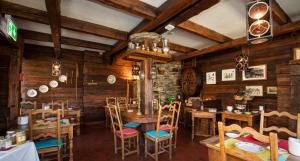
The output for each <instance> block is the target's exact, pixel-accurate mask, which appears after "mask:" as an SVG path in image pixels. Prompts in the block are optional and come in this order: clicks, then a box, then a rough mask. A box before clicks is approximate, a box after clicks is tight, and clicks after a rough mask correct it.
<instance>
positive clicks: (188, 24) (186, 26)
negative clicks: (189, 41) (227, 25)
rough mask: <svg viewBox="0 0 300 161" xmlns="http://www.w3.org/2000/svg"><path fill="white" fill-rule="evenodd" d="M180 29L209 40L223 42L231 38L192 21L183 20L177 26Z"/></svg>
mask: <svg viewBox="0 0 300 161" xmlns="http://www.w3.org/2000/svg"><path fill="white" fill-rule="evenodd" d="M177 27H178V28H180V29H183V30H185V31H188V32H191V33H193V34H196V35H199V36H202V37H205V38H208V39H210V40H213V41H216V42H218V43H223V42H226V41H230V40H232V39H231V38H229V37H227V36H225V35H222V34H220V33H218V32H216V31H214V30H211V29H209V28H207V27H204V26H202V25H199V24H196V23H194V22H192V21H185V22H183V23H181V24H179V25H178V26H177Z"/></svg>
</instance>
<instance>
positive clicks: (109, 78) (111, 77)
mask: <svg viewBox="0 0 300 161" xmlns="http://www.w3.org/2000/svg"><path fill="white" fill-rule="evenodd" d="M116 80H117V78H116V76H114V75H109V76H108V77H107V82H108V83H109V84H114V83H115V82H116Z"/></svg>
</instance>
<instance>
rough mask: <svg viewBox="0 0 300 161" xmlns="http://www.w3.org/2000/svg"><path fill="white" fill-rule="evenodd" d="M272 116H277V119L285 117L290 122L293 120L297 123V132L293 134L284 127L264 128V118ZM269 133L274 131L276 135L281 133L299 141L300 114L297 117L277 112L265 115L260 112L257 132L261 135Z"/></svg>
mask: <svg viewBox="0 0 300 161" xmlns="http://www.w3.org/2000/svg"><path fill="white" fill-rule="evenodd" d="M272 116H277V117H280V118H281V117H286V118H289V119H290V120H294V121H296V122H297V126H296V127H297V129H296V130H297V131H296V132H293V131H291V130H289V129H287V128H286V127H277V126H270V127H266V126H265V124H266V123H265V121H266V119H265V117H272ZM270 131H276V132H277V133H280V132H283V133H286V134H288V135H289V136H292V137H295V138H298V139H300V113H298V114H297V115H292V114H290V113H288V112H278V111H271V112H268V113H265V112H264V111H261V114H260V127H259V132H260V133H261V134H263V133H264V132H270Z"/></svg>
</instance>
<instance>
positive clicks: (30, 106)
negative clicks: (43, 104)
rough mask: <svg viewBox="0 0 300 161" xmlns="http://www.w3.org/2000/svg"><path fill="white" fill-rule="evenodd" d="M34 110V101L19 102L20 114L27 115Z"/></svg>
mask: <svg viewBox="0 0 300 161" xmlns="http://www.w3.org/2000/svg"><path fill="white" fill-rule="evenodd" d="M35 109H36V101H22V102H20V113H19V115H22V114H26V115H27V114H29V112H30V111H32V110H35Z"/></svg>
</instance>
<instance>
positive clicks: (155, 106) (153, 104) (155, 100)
mask: <svg viewBox="0 0 300 161" xmlns="http://www.w3.org/2000/svg"><path fill="white" fill-rule="evenodd" d="M152 108H153V110H158V109H159V102H158V99H153V100H152Z"/></svg>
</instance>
